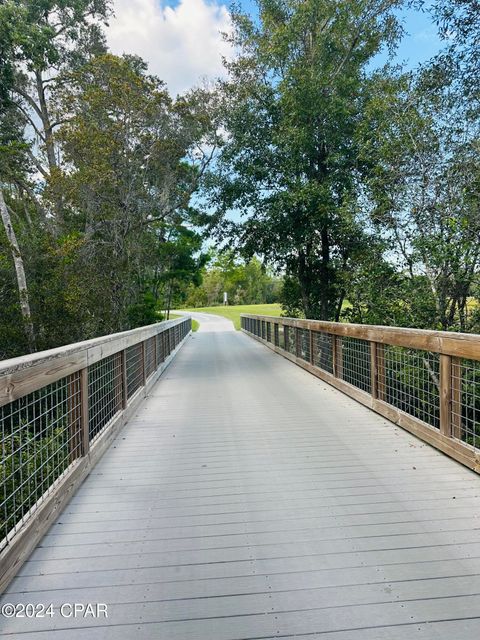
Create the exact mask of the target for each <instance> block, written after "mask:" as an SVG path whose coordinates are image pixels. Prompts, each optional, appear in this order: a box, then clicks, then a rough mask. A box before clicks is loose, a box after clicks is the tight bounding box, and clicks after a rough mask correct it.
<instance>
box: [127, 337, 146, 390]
mask: <svg viewBox="0 0 480 640" xmlns="http://www.w3.org/2000/svg"><path fill="white" fill-rule="evenodd" d="M142 351H143V348H142V344H141V343H140V344H134V345H132V346H131V347H128V349H127V355H126V360H127V398H130V397H131V396H132V395H133V394H134V393H135V391H137V390H138V389H139V388H140V387H141V386H142V384H143V354H142Z"/></svg>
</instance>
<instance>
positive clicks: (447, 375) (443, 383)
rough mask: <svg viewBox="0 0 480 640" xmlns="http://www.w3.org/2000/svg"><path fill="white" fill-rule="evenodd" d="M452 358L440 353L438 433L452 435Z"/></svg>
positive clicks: (449, 436)
mask: <svg viewBox="0 0 480 640" xmlns="http://www.w3.org/2000/svg"><path fill="white" fill-rule="evenodd" d="M451 398H452V358H451V356H447V355H445V354H443V353H442V354H440V433H441V434H442V435H444V436H447V438H451V437H452V403H451Z"/></svg>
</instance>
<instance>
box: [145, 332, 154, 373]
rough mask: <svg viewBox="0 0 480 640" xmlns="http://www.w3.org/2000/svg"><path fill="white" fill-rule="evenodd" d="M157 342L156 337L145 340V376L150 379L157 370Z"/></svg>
mask: <svg viewBox="0 0 480 640" xmlns="http://www.w3.org/2000/svg"><path fill="white" fill-rule="evenodd" d="M155 342H156V337H155V336H153V338H148V340H145V343H144V344H145V375H146V377H147V378H149V377H150V376H151V375H152V373H154V371H155V369H156V362H155Z"/></svg>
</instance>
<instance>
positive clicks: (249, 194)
mask: <svg viewBox="0 0 480 640" xmlns="http://www.w3.org/2000/svg"><path fill="white" fill-rule="evenodd" d="M257 4H258V8H259V15H260V17H259V24H258V25H257V24H256V23H255V22H254V21H253V20H251V19H250V18H248V17H247V16H245V15H243V14H241V13H239V12H235V13H234V14H233V23H234V35H233V37H232V43H233V44H234V45H235V47H236V48H237V49H238V50H239V52H240V53H239V55H238V57H237V58H236V59H235V60H234V61H233V62H231V63H229V64H228V65H227V68H228V71H229V76H230V77H229V81H227V82H226V83H225V84H224V92H225V104H224V110H225V113H226V117H225V124H224V126H225V129H226V130H227V131H228V136H227V138H226V141H225V145H224V147H223V149H222V153H221V157H220V160H219V163H218V165H217V168H218V171H217V174H216V176H215V177H214V178H212V182H211V184H212V193H213V195H212V204H213V205H214V206H215V207H216V216H215V218H214V220H213V222H214V224H216V225H217V230H218V234H219V235H220V237H225V236H228V237H229V238H230V242H231V243H232V245H233V246H237V247H241V250H242V252H243V254H244V255H246V256H253V255H254V254H255V253H257V254H259V255H260V256H262V257H263V258H264V259H266V260H267V261H269V262H271V263H273V264H275V265H276V266H277V267H278V268H279V269H281V270H284V271H285V273H286V275H287V276H288V278H289V279H290V280H293V281H295V282H296V283H297V285H298V286H296V287H293V288H291V289H290V292H291V293H293V292H294V291H296V292H297V294H298V300H297V303H296V304H297V306H298V307H299V308H301V309H302V311H303V313H304V314H305V315H306V316H307V317H311V318H320V319H325V320H326V319H338V318H339V315H340V310H341V306H342V300H343V297H344V295H345V291H344V286H343V283H344V281H345V278H346V277H347V273H348V270H349V268H350V265H351V262H352V256H353V255H357V254H358V251H359V247H360V245H362V244H364V243H365V242H368V237H367V234H366V233H365V232H363V231H362V229H361V227H360V225H359V221H358V216H357V213H358V207H357V200H358V195H359V194H358V189H359V188H358V185H359V180H360V177H361V174H362V171H363V169H364V167H361V166H360V165H359V163H358V148H357V145H356V139H355V132H356V129H357V127H358V124H359V122H360V120H361V117H362V104H363V102H364V99H365V97H366V96H365V87H366V83H365V77H366V74H367V65H368V64H369V62H370V60H371V59H372V57H373V56H374V55H375V54H376V53H377V52H378V51H379V50H380V49H381V48H382V46H384V45H385V44H387V45H393V43H394V41H395V39H396V37H397V35H398V33H399V29H398V27H397V24H396V22H395V20H394V17H393V10H394V9H395V8H396V7H397V6H399V5H400V4H401V2H397V1H393V0H392V1H387V0H355V1H349V2H338V1H333V0H322V1H319V0H306V1H303V2H299V1H297V0H268V1H267V0H260V1H259V2H258V3H257ZM232 209H235V210H237V211H238V212H240V213H241V214H243V216H244V221H241V222H238V223H236V222H230V223H229V222H228V221H227V220H226V218H225V216H226V214H227V213H228V211H229V210H232Z"/></svg>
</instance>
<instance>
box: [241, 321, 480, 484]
mask: <svg viewBox="0 0 480 640" xmlns="http://www.w3.org/2000/svg"><path fill="white" fill-rule="evenodd" d="M241 322H242V330H243V331H245V332H246V333H247V334H249V335H251V336H252V337H254V338H256V339H257V340H259V341H260V342H263V343H264V344H266V345H267V346H268V347H270V348H271V349H273V350H274V351H276V352H277V353H280V354H281V355H283V356H284V357H286V358H288V359H289V360H292V361H293V362H295V363H296V364H298V365H299V366H301V367H303V368H304V369H307V371H310V372H311V373H313V374H314V375H316V376H318V377H319V378H321V379H322V380H325V381H326V382H328V383H329V384H331V385H333V386H334V387H336V388H337V389H340V390H341V391H343V392H344V393H346V394H347V395H349V396H351V397H352V398H355V400H358V401H359V402H361V403H362V404H364V405H367V406H368V407H370V408H371V409H373V410H374V411H376V412H377V413H380V414H381V415H383V416H385V417H386V418H388V419H389V420H391V421H392V422H394V423H396V424H398V425H399V426H401V427H403V428H404V429H406V430H408V431H410V432H411V433H413V434H415V435H416V436H418V437H419V438H421V439H422V440H424V441H425V442H428V443H429V444H431V445H433V446H434V447H436V448H437V449H440V450H441V451H443V452H444V453H446V454H447V455H449V456H451V457H452V458H454V459H455V460H457V461H459V462H461V463H463V464H464V465H466V466H468V467H470V468H471V469H473V470H475V471H476V472H477V473H480V336H478V335H470V334H462V333H449V332H445V331H424V330H419V329H402V328H396V327H381V326H371V325H355V324H342V323H336V322H320V321H315V320H298V319H293V318H274V317H270V316H256V315H246V314H245V315H242V318H241Z"/></svg>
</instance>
